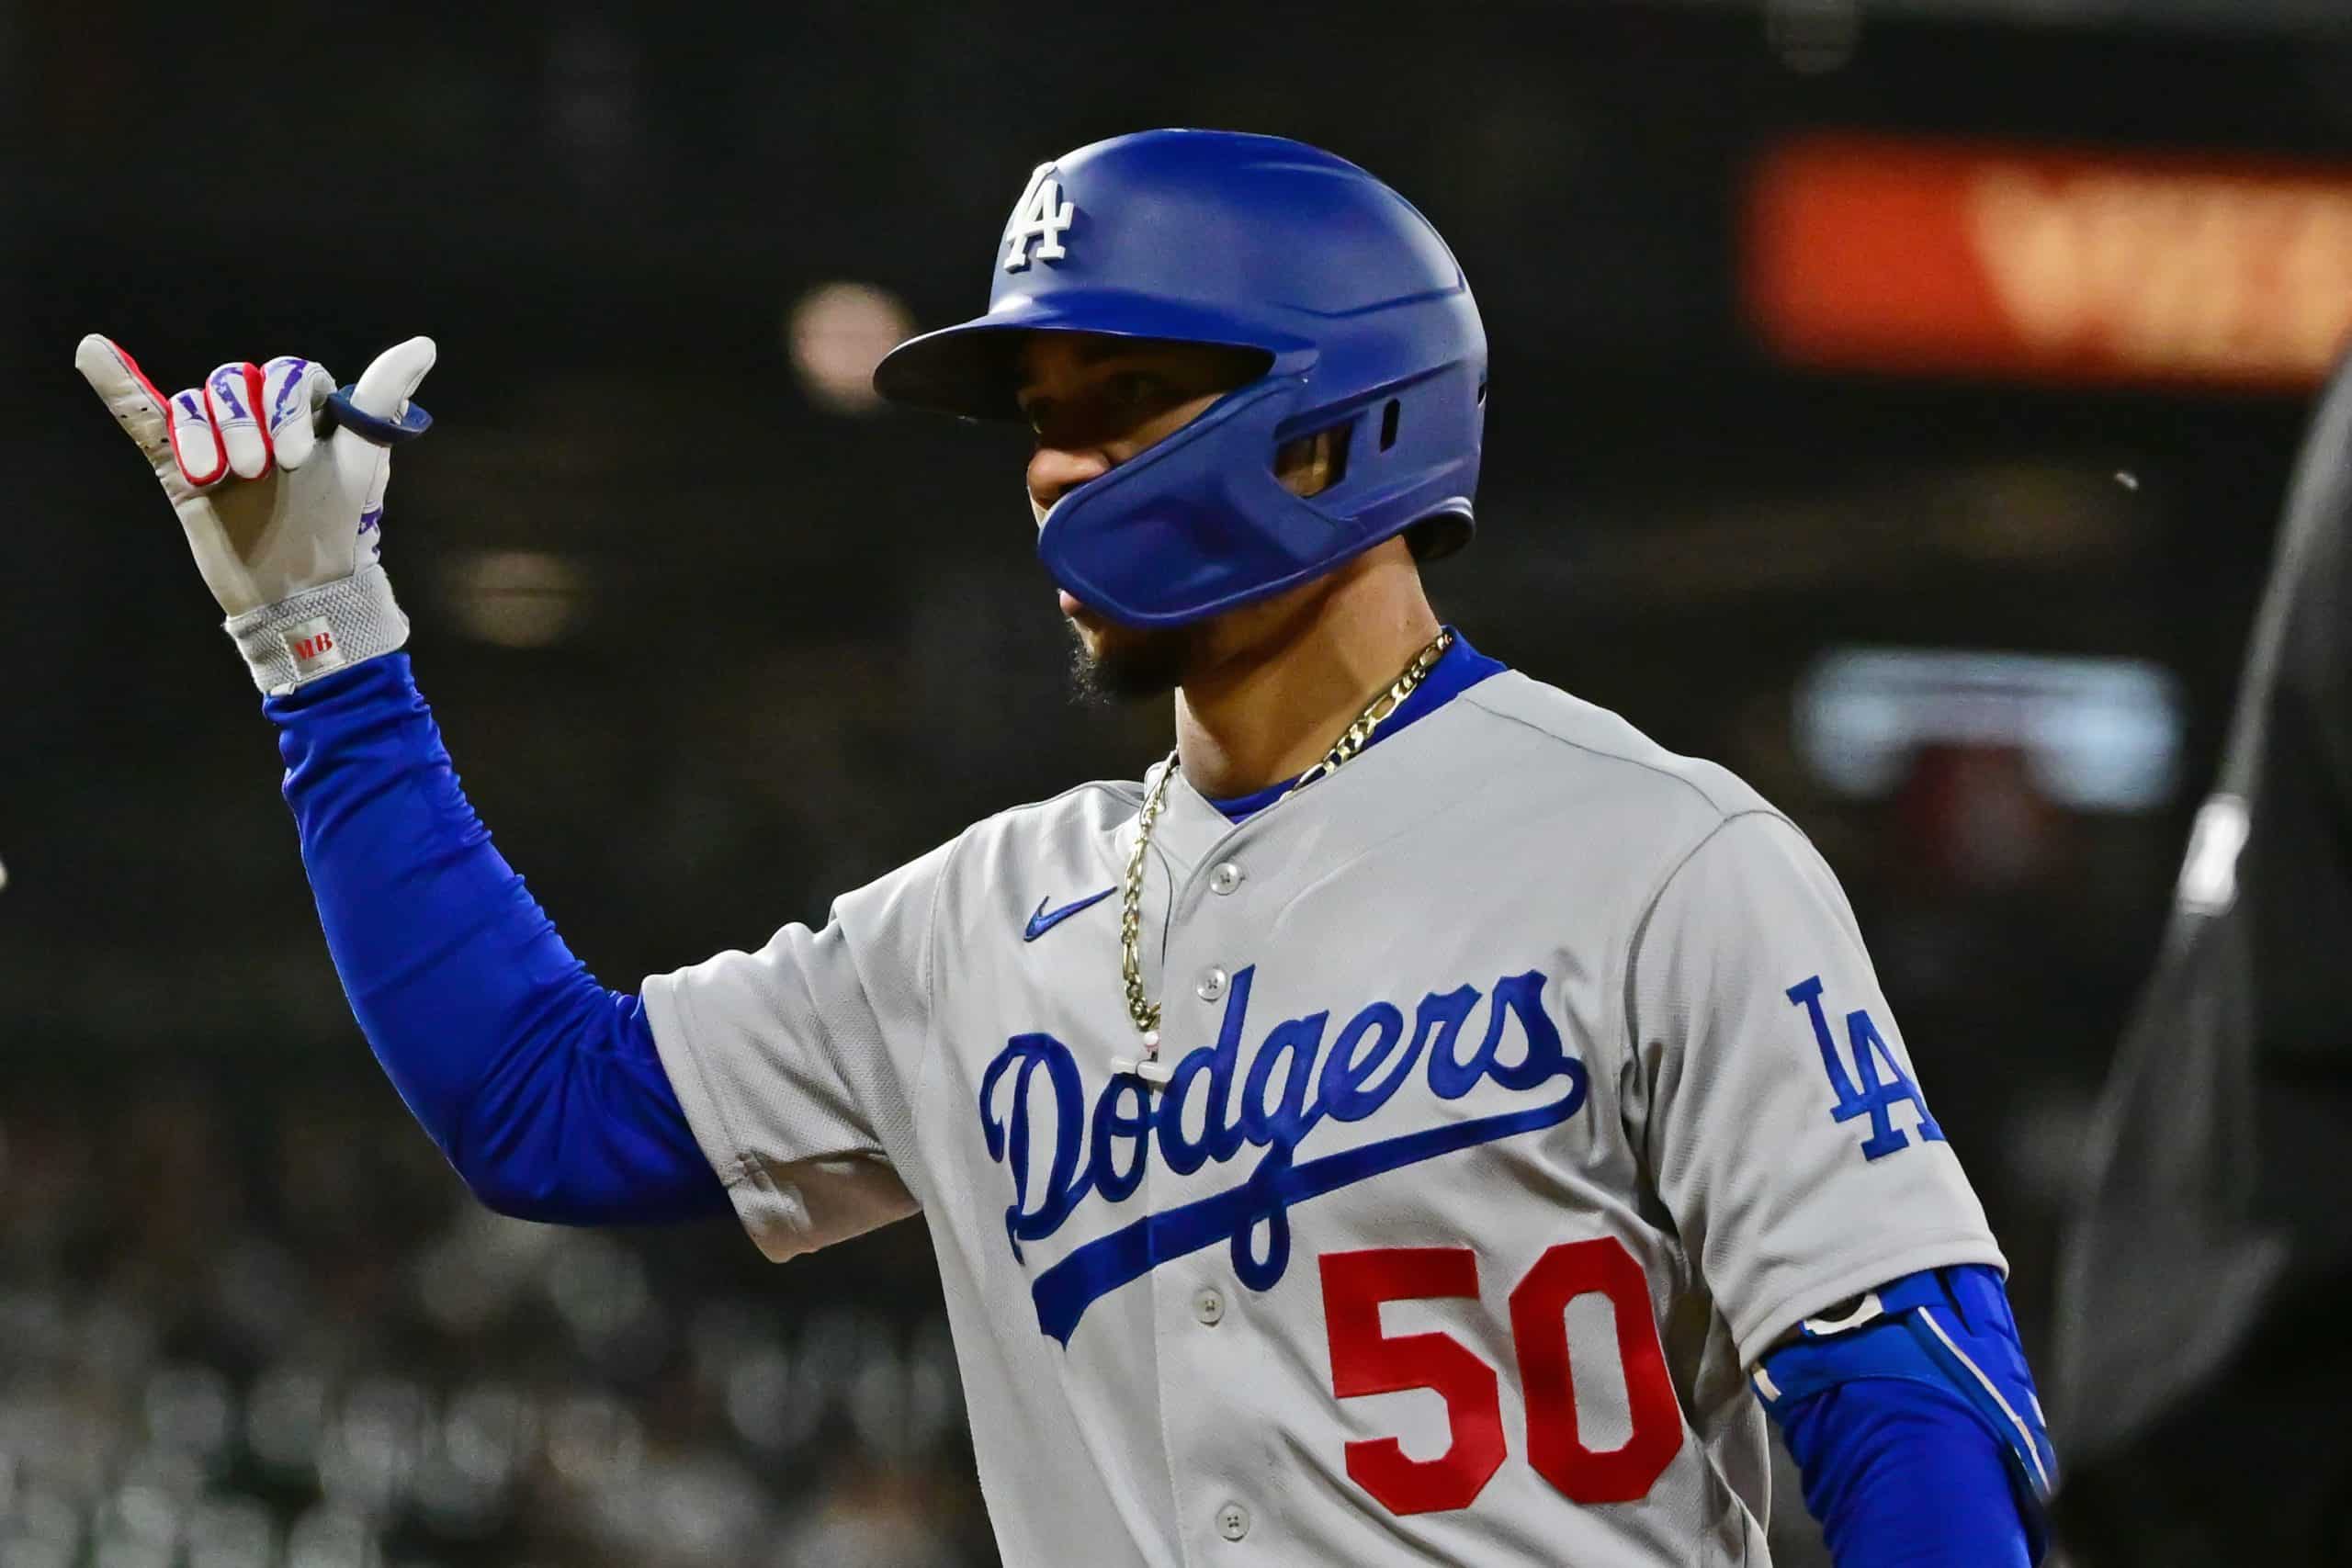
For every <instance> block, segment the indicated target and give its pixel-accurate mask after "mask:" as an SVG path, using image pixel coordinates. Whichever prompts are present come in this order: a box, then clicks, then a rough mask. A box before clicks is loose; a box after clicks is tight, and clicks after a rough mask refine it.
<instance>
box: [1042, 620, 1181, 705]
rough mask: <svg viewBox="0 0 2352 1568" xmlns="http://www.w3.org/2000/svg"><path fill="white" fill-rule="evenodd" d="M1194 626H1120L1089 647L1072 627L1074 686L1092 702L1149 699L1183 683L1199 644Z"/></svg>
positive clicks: (1080, 697)
mask: <svg viewBox="0 0 2352 1568" xmlns="http://www.w3.org/2000/svg"><path fill="white" fill-rule="evenodd" d="M1196 630H1197V628H1195V627H1193V626H1156V627H1152V628H1149V629H1148V630H1147V629H1139V628H1136V627H1132V626H1121V627H1118V628H1116V629H1115V630H1113V631H1111V632H1109V633H1108V634H1106V635H1105V636H1103V637H1101V638H1100V639H1099V641H1098V645H1097V647H1096V648H1095V649H1091V650H1090V649H1088V648H1087V646H1086V639H1085V638H1084V637H1082V636H1080V633H1079V630H1078V627H1077V626H1071V627H1070V637H1071V639H1072V642H1071V648H1070V659H1069V681H1070V689H1071V692H1072V693H1073V694H1074V695H1075V696H1076V697H1077V699H1078V700H1079V701H1080V702H1081V703H1085V704H1088V705H1099V706H1108V705H1113V704H1117V703H1133V702H1148V701H1149V700H1151V699H1153V698H1155V697H1164V696H1166V695H1168V694H1169V693H1170V692H1172V691H1174V690H1175V689H1176V688H1177V687H1179V686H1181V685H1182V684H1183V683H1184V673H1185V671H1187V670H1188V669H1189V668H1190V667H1191V665H1192V663H1193V650H1194V649H1195V648H1196V647H1197V645H1198V639H1197V637H1196V636H1195V632H1196Z"/></svg>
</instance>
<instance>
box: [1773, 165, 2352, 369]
mask: <svg viewBox="0 0 2352 1568" xmlns="http://www.w3.org/2000/svg"><path fill="white" fill-rule="evenodd" d="M1743 234H1744V255H1743V276H1742V284H1743V291H1744V295H1745V299H1746V307H1747V317H1748V320H1749V321H1750V323H1751V325H1752V326H1753V327H1754V329H1755V330H1756V331H1757V332H1758V334H1759V335H1760V336H1761V337H1762V338H1763V340H1764V342H1765V343H1766V344H1768V345H1769V346H1770V348H1771V349H1772V350H1773V351H1774V352H1775V353H1777V354H1778V355H1781V357H1782V358H1784V359H1787V360H1790V361H1792V362H1793V363H1797V364H1802V365H1814V366H1822V367H1837V368H1851V369H1863V370H1876V371H1888V372H1895V373H1919V374H1929V375H1936V374H1963V375H1990V376H2001V377H2016V378H2030V379H2041V380H2060V381H2072V382H2109V383H2117V382H2159V383H2161V382H2172V383H2217V384H2232V385H2239V386H2247V387H2273V388H2281V389H2299V388H2304V387H2309V386H2312V385H2314V384H2316V383H2317V382H2318V381H2319V380H2320V379H2321V378H2322V377H2323V376H2324V372H2325V371H2326V369H2327V367H2328V366H2329V365H2330V364H2331V363H2332V362H2333V361H2334V358H2335V354H2336V352H2337V350H2338V348H2339V346H2340V345H2341V344H2343V343H2344V340H2345V338H2346V333H2347V332H2352V168H2329V167H2324V166H2313V165H2307V164H2287V163H2258V162H2253V161H2246V160H2222V159H2216V158H2206V157H2196V156H2186V155H2178V156H2176V155H2165V154H2148V155H2138V154H2127V153H2106V152H2075V151H2067V150H2061V149H2052V148H2039V147H2030V146H2018V145H2004V144H1998V143H1967V142H1940V141H1916V140H1907V139H1897V138H1887V137H1863V136H1844V135H1829V136H1813V137H1806V138H1804V139H1801V140H1798V141H1792V142H1788V143H1785V144H1783V145H1781V146H1780V147H1778V148H1776V149H1774V150H1773V151H1771V152H1769V153H1767V154H1766V155H1765V156H1764V157H1763V158H1762V159H1760V160H1759V161H1758V164H1756V165H1755V167H1754V168H1753V170H1752V171H1751V174H1750V177H1749V180H1748V182H1747V190H1746V210H1745V214H1744V223H1743Z"/></svg>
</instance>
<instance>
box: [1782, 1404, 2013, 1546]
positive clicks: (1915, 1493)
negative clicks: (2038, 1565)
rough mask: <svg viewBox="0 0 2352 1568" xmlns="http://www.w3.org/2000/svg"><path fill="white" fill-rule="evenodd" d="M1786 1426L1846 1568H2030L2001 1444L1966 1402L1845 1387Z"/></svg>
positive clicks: (1785, 1417) (1797, 1410) (1790, 1416)
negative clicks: (2002, 1458)
mask: <svg viewBox="0 0 2352 1568" xmlns="http://www.w3.org/2000/svg"><path fill="white" fill-rule="evenodd" d="M1791 1406H1792V1407H1791V1408H1790V1409H1789V1410H1788V1411H1787V1412H1785V1413H1784V1414H1782V1415H1781V1435H1782V1436H1783V1437H1784V1438H1787V1439H1788V1444H1789V1453H1790V1455H1791V1457H1792V1458H1793V1459H1795V1461H1797V1469H1798V1470H1799V1471H1800V1472H1803V1474H1804V1504H1805V1506H1806V1508H1808V1509H1810V1510H1811V1511H1812V1514H1813V1517H1815V1519H1817V1520H1819V1521H1820V1522H1821V1533H1822V1535H1823V1537H1824V1538H1825V1539H1826V1540H1827V1541H1828V1543H1829V1558H1830V1561H1831V1562H1835V1563H1836V1564H1837V1565H1838V1568H2027V1564H2029V1563H2030V1562H2032V1561H2033V1558H2032V1556H2031V1554H2030V1550H2029V1548H2028V1545H2027V1541H2026V1532H2025V1527H2024V1525H2023V1524H2022V1523H2021V1522H2020V1521H2019V1519H2018V1509H2017V1503H2016V1501H2015V1500H2014V1499H2013V1498H2012V1497H2011V1496H2010V1495H2009V1478H2008V1472H2007V1470H2006V1468H2005V1467H2004V1466H2003V1464H2002V1461H2001V1452H2000V1449H1999V1447H1998V1445H1996V1443H1995V1442H1994V1441H1993V1439H1992V1438H1989V1437H1987V1436H1986V1435H1985V1429H1984V1427H1980V1426H1978V1425H1977V1423H1976V1418H1975V1417H1974V1416H1973V1415H1971V1414H1970V1413H1969V1409H1968V1406H1967V1405H1966V1404H1962V1402H1961V1400H1960V1399H1959V1398H1958V1396H1956V1395H1953V1394H1949V1393H1942V1392H1940V1391H1939V1390H1937V1389H1932V1388H1928V1387H1927V1386H1926V1385H1924V1384H1921V1383H1915V1382H1888V1381H1883V1380H1877V1379H1872V1380H1868V1381H1864V1382H1849V1383H1840V1384H1839V1385H1838V1386H1837V1387H1835V1388H1828V1389H1824V1390H1823V1391H1822V1392H1821V1393H1816V1394H1814V1395H1812V1396H1810V1397H1808V1398H1805V1399H1800V1400H1794V1401H1792V1402H1791Z"/></svg>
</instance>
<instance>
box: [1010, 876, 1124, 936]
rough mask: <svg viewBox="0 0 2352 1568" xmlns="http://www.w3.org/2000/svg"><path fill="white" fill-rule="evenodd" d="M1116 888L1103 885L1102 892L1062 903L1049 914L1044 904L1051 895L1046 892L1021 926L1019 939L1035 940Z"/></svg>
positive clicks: (1108, 894)
mask: <svg viewBox="0 0 2352 1568" xmlns="http://www.w3.org/2000/svg"><path fill="white" fill-rule="evenodd" d="M1117 891H1118V889H1117V888H1115V887H1105V888H1104V889H1103V891H1102V892H1100V893H1097V894H1095V895H1094V896H1093V897H1089V898H1080V899H1079V900H1077V901H1076V902H1075V903H1069V904H1064V905H1063V906H1062V907H1061V908H1058V909H1056V910H1054V911H1053V912H1052V913H1050V914H1048V913H1047V912H1046V904H1047V903H1048V902H1049V901H1050V900H1051V899H1052V897H1053V895H1052V894H1050V893H1048V894H1046V897H1043V898H1040V899H1038V900H1037V912H1036V913H1035V914H1034V915H1032V916H1030V917H1029V923H1028V924H1027V925H1026V926H1023V928H1022V930H1021V940H1022V941H1023V942H1035V941H1036V940H1037V939H1038V938H1039V937H1041V936H1044V935H1045V934H1046V932H1047V931H1052V930H1053V929H1054V928H1055V927H1056V926H1057V925H1060V924H1061V923H1062V922H1063V921H1064V920H1067V919H1069V918H1070V917H1071V916H1072V915H1075V914H1077V913H1078V912H1079V911H1080V909H1083V908H1086V907H1087V906H1088V905H1090V904H1100V903H1101V902H1103V899H1105V898H1108V897H1110V896H1111V895H1112V894H1114V893H1116V892H1117Z"/></svg>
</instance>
